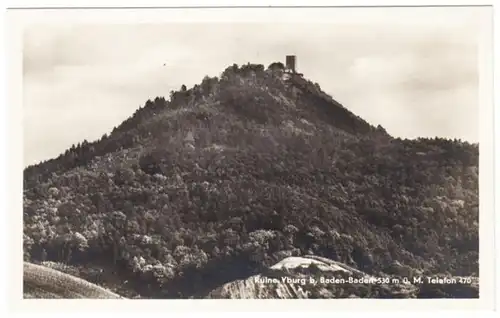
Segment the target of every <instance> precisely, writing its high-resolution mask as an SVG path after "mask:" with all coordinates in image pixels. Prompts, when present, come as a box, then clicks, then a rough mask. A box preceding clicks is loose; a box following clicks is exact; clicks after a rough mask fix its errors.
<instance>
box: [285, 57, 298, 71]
mask: <svg viewBox="0 0 500 318" xmlns="http://www.w3.org/2000/svg"><path fill="white" fill-rule="evenodd" d="M296 61H297V57H296V56H295V55H287V56H286V68H287V70H288V71H290V72H292V73H296V69H295V64H296Z"/></svg>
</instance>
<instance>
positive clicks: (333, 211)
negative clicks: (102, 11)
mask: <svg viewBox="0 0 500 318" xmlns="http://www.w3.org/2000/svg"><path fill="white" fill-rule="evenodd" d="M271 66H272V65H270V67H269V69H268V70H265V69H264V67H263V66H262V65H254V64H247V65H244V66H241V67H238V65H233V66H231V67H229V68H227V69H226V70H225V71H224V72H223V73H222V74H221V77H220V79H219V78H216V77H215V78H210V77H205V78H204V79H203V81H202V83H201V84H200V85H196V86H195V87H193V88H192V89H189V90H187V89H185V87H182V88H181V90H180V91H178V92H172V94H171V96H170V100H169V101H166V100H165V99H164V98H160V97H159V98H156V99H155V100H154V101H147V102H146V105H145V106H144V107H143V108H140V109H139V110H138V111H136V113H135V114H134V115H133V116H132V117H130V118H129V119H128V120H126V121H125V122H123V123H122V124H121V125H120V126H119V127H117V128H115V129H114V130H113V131H112V132H111V134H110V135H109V136H107V135H104V136H103V137H102V138H101V139H100V140H97V141H95V142H90V143H89V142H87V141H84V142H83V143H82V144H79V145H76V146H73V147H71V148H70V149H68V150H67V151H66V152H65V153H64V154H62V155H61V156H59V157H58V158H56V159H53V160H49V161H46V162H43V163H40V164H39V165H36V166H30V167H28V168H26V169H25V171H24V180H25V185H24V255H25V259H27V260H31V261H41V260H54V261H59V262H65V263H68V264H75V265H85V264H88V265H92V264H97V263H99V264H104V265H105V266H104V265H103V268H105V269H104V274H103V275H108V276H113V277H118V281H125V280H126V281H128V282H129V283H128V286H129V288H130V289H131V290H132V291H134V292H135V293H137V294H140V295H142V296H143V297H169V298H176V297H202V296H203V294H204V293H208V292H209V290H210V289H212V288H214V287H216V286H219V285H221V284H222V283H225V282H228V281H230V280H234V279H237V278H243V277H246V276H248V275H251V274H253V273H256V272H257V271H260V270H262V269H263V268H265V267H266V266H269V265H272V264H273V263H274V262H276V261H279V260H280V259H281V258H282V256H281V255H283V252H287V251H294V252H293V253H295V254H296V255H301V254H305V253H313V254H316V255H320V256H324V257H328V258H331V259H334V260H339V261H341V262H345V263H346V264H350V265H351V266H354V267H357V268H359V269H361V270H363V271H365V272H368V273H379V272H387V273H389V272H394V273H399V272H401V271H402V270H405V271H406V272H408V273H409V274H411V273H413V272H415V271H419V272H422V273H424V274H429V275H430V274H437V273H448V274H453V275H477V273H478V146H477V145H471V144H468V143H465V142H461V141H459V140H446V139H442V138H434V139H423V138H422V139H418V140H401V139H399V138H392V137H390V136H389V135H388V134H387V133H386V132H385V130H384V129H383V128H382V127H380V126H379V127H378V128H375V127H373V126H371V125H369V124H368V123H366V122H365V121H363V120H362V119H360V118H359V117H356V116H355V115H354V114H352V113H350V112H349V111H348V110H347V109H346V108H344V107H342V106H341V105H340V104H339V103H337V102H336V101H334V100H333V99H332V98H331V97H329V96H328V95H327V94H325V93H324V92H322V91H321V90H320V88H319V86H318V85H314V84H313V83H312V82H309V81H306V80H304V79H302V78H300V79H292V80H290V81H283V80H282V79H281V76H280V75H279V74H277V73H275V72H274V71H272V70H270V69H272V67H271ZM274 66H276V65H274ZM278 66H279V65H278ZM396 261H397V264H399V265H397V266H396V265H394V264H395V262H396ZM92 266H94V265H92ZM95 266H97V265H95ZM99 266H101V265H99ZM111 269H112V270H111ZM367 293H371V292H369V291H367ZM377 293H379V294H377V295H379V296H377V297H383V295H384V294H383V291H377ZM380 293H382V294H380ZM443 293H444V295H447V296H446V297H454V295H455V293H458V292H455V291H453V290H450V289H448V290H447V291H445V292H443ZM426 295H437V294H436V293H435V292H432V291H431V290H429V289H425V291H422V294H421V296H422V297H426Z"/></svg>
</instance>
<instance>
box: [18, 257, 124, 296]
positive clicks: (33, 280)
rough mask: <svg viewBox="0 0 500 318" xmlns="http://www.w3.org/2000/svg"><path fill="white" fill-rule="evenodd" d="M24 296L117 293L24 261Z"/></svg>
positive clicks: (111, 294)
mask: <svg viewBox="0 0 500 318" xmlns="http://www.w3.org/2000/svg"><path fill="white" fill-rule="evenodd" d="M23 287H24V288H23V289H24V290H23V294H24V298H105V299H118V298H122V297H120V296H119V295H117V294H115V293H113V292H111V291H109V290H107V289H104V288H102V287H100V286H97V285H95V284H92V283H90V282H88V281H85V280H83V279H80V278H78V277H75V276H71V275H69V274H66V273H63V272H60V271H57V270H55V269H52V268H49V267H46V266H41V265H36V264H31V263H28V262H24V270H23Z"/></svg>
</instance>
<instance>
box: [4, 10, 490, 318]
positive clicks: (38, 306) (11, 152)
mask: <svg viewBox="0 0 500 318" xmlns="http://www.w3.org/2000/svg"><path fill="white" fill-rule="evenodd" d="M11 2H12V3H8V4H7V6H8V7H9V6H10V7H12V6H16V7H19V6H24V7H40V6H41V4H40V1H15V2H14V1H11ZM119 4H120V6H127V7H137V6H165V5H169V6H192V5H204V6H207V5H211V4H212V5H214V1H182V2H181V4H180V3H179V2H178V3H177V4H175V3H174V4H172V2H170V4H168V3H165V1H120V3H119ZM269 4H271V1H252V2H251V3H243V2H241V4H240V5H246V6H248V5H269ZM272 4H273V5H305V4H307V5H313V6H314V5H325V4H328V5H341V6H359V5H365V6H366V5H368V6H374V5H397V6H401V5H426V4H430V5H443V4H445V5H446V4H447V5H450V4H451V5H457V4H459V5H466V4H475V5H477V4H481V5H485V4H489V5H491V4H492V2H491V1H489V2H488V1H476V2H473V3H471V1H419V2H416V1H328V3H325V2H324V1H321V2H320V1H312V0H309V1H307V2H304V1H300V2H299V1H286V3H285V1H273V2H272ZM216 5H219V6H220V5H226V6H227V5H231V1H217V4H216ZM44 6H53V7H57V6H66V7H68V6H87V7H88V6H95V7H97V6H100V7H109V6H112V5H110V4H109V3H104V1H99V0H96V1H89V0H87V1H83V0H82V1H72V3H71V4H69V3H68V1H45V3H44ZM115 6H116V4H115ZM240 10H244V11H243V13H242V15H241V16H240V18H242V19H251V18H252V17H256V19H266V17H267V19H269V18H271V17H272V19H273V20H271V21H274V20H275V19H276V15H275V14H274V12H275V11H274V12H273V14H272V16H271V15H270V14H267V15H266V14H265V13H264V14H262V13H261V12H263V11H261V12H259V15H250V14H248V10H256V9H240ZM260 10H262V9H260ZM273 10H277V9H273ZM175 11H176V14H175V15H172V14H170V15H169V14H168V13H166V12H168V11H167V10H161V11H158V10H156V11H155V10H145V9H142V10H132V9H121V10H119V16H118V15H117V14H114V13H113V12H117V11H113V12H112V13H110V11H107V10H106V12H104V13H103V12H102V11H101V12H97V11H95V10H82V11H74V10H71V11H69V12H67V11H66V12H64V14H61V13H60V12H58V11H55V10H43V16H42V15H40V14H37V13H36V12H35V13H34V11H29V10H11V11H9V13H8V15H7V26H8V33H6V36H7V39H6V43H8V48H9V50H8V51H7V58H8V63H7V64H6V66H7V67H8V73H7V74H8V80H7V84H8V87H7V91H8V93H9V95H8V98H9V102H8V103H7V105H8V106H9V107H8V108H7V110H6V116H3V118H5V119H6V123H5V124H4V125H1V127H6V126H5V125H8V128H9V129H10V130H9V132H8V138H6V136H5V137H4V136H3V135H2V139H0V145H2V144H5V145H6V146H7V141H8V148H7V147H6V148H5V150H6V152H4V153H7V158H8V159H7V160H8V161H7V163H8V165H1V166H2V168H3V167H8V169H5V172H6V173H5V175H6V174H7V173H9V179H8V181H9V182H8V187H7V189H8V192H7V193H8V196H7V197H6V198H4V199H3V200H1V201H2V203H3V202H7V203H8V208H7V207H6V209H5V211H10V213H7V216H8V223H5V222H3V223H4V224H8V225H9V226H8V228H7V229H6V230H5V231H3V233H4V235H5V236H6V237H5V238H4V240H3V243H6V242H8V251H9V253H8V254H7V255H8V256H7V257H6V258H5V259H8V260H9V261H7V262H6V261H4V262H0V263H1V264H2V266H3V265H6V267H7V268H8V269H9V271H8V273H9V274H10V275H8V279H7V280H5V279H4V280H2V281H3V282H6V281H9V284H5V285H8V286H9V290H8V293H7V296H8V297H9V307H10V309H14V310H15V311H23V312H26V311H28V312H31V313H34V312H36V313H37V314H38V313H47V312H53V311H54V310H56V311H61V310H64V311H69V312H71V311H78V312H81V313H82V314H83V313H86V312H91V311H92V312H93V311H96V310H98V311H104V312H116V311H120V312H128V313H130V314H134V315H136V314H137V313H139V312H146V311H149V312H152V311H154V312H162V313H163V312H165V311H183V312H184V311H186V310H188V311H197V312H213V311H221V310H224V311H266V310H267V311H275V310H282V311H287V312H290V311H294V312H301V311H304V310H307V311H309V310H318V311H329V310H332V309H334V310H347V311H358V310H363V311H365V310H369V311H372V312H373V311H379V310H394V309H399V310H402V311H405V312H406V313H405V315H406V314H408V313H407V311H408V310H411V311H421V310H432V309H453V310H459V311H464V310H469V309H474V308H482V309H490V308H492V306H493V297H494V295H495V293H494V286H493V282H494V279H496V280H498V277H495V276H489V275H492V274H493V273H494V272H493V270H494V268H493V256H494V249H493V248H494V246H493V241H494V240H493V239H492V238H493V237H494V228H493V226H494V222H493V211H494V210H493V204H492V203H493V195H494V192H493V187H492V186H493V177H494V174H493V173H491V170H490V169H491V168H492V167H493V151H492V149H493V148H492V146H493V138H492V137H493V136H492V134H491V132H492V131H493V121H492V120H491V118H492V117H491V115H490V114H491V112H492V111H493V105H492V92H493V89H492V76H491V75H492V74H491V70H492V69H493V61H492V57H493V53H492V51H491V48H489V47H487V46H484V45H483V46H481V49H480V52H481V53H480V61H479V64H480V74H481V75H480V98H481V101H480V104H481V107H480V116H479V118H480V167H481V168H480V197H481V199H480V211H481V213H480V237H481V239H480V273H481V274H480V275H481V289H480V293H481V298H480V299H479V300H389V301H383V300H374V299H363V300H334V301H332V300H314V301H313V302H314V305H313V306H312V305H311V300H305V301H301V300H290V301H278V300H246V301H243V300H216V301H173V300H134V301H113V300H109V301H108V300H107V301H93V300H78V301H77V300H65V301H57V303H54V302H53V301H46V300H20V295H21V288H22V286H21V284H20V281H21V279H20V277H21V275H22V265H21V262H20V260H21V259H22V257H21V252H22V248H21V246H22V236H21V234H20V233H22V230H21V228H22V223H21V222H20V218H19V216H20V215H21V214H22V213H21V212H20V211H21V210H22V203H21V202H22V195H21V194H22V179H21V177H20V176H21V172H22V169H23V167H22V160H20V156H21V155H22V141H23V138H22V98H21V97H22V82H21V80H22V79H21V72H20V70H21V60H22V41H21V39H22V38H21V36H20V35H21V33H20V32H21V30H22V25H23V23H26V21H29V22H33V21H35V20H40V19H42V20H44V21H50V22H51V23H59V22H64V21H73V22H75V21H79V22H89V20H92V22H96V21H100V22H104V23H120V22H121V23H126V22H129V23H131V22H132V23H137V22H156V23H158V22H160V21H159V19H160V20H162V19H163V20H165V19H170V20H172V19H174V20H178V21H181V20H183V21H186V20H191V19H200V18H205V20H206V21H217V22H219V21H223V20H225V21H229V20H231V19H234V17H235V15H234V12H232V13H231V16H230V17H229V16H224V11H225V10H224V9H211V10H181V9H178V10H175ZM264 11H265V10H264ZM495 11H496V12H497V11H498V9H497V8H495ZM79 12H80V13H79ZM193 12H194V13H193ZM207 12H208V13H207ZM216 14H218V16H215V15H216ZM318 14H321V12H318ZM83 15H86V16H87V17H86V18H83ZM281 17H282V19H285V20H287V19H289V21H297V19H298V18H300V17H301V15H300V13H299V14H298V15H296V12H295V13H294V12H290V13H289V14H284V15H282V16H281ZM84 20H85V21H84ZM198 21H199V20H198ZM259 21H262V20H259ZM483 22H484V28H485V30H491V28H492V26H491V25H489V22H490V20H489V19H488V17H485V19H484V20H483ZM483 34H484V35H485V37H486V38H485V39H484V40H485V41H486V42H484V41H483V42H482V43H483V44H484V43H487V42H488V38H487V37H488V36H491V34H489V35H488V34H487V33H483ZM496 37H498V32H497V33H496ZM495 43H498V41H496V42H495ZM496 52H499V51H498V50H496ZM495 68H496V69H498V65H495ZM497 74H498V73H497ZM4 87H5V85H3V88H4ZM3 96H5V95H3ZM495 115H496V118H497V119H498V111H497V112H496V114H495ZM2 134H3V131H2ZM497 146H498V141H497ZM496 149H498V148H496ZM0 158H1V160H3V158H4V157H3V156H0ZM0 171H1V172H2V173H3V170H0ZM495 175H498V170H496V171H495ZM3 185H4V183H2V187H3ZM2 190H3V189H2ZM1 193H2V195H3V194H4V193H5V192H4V191H1ZM7 198H8V199H9V200H5V199H7ZM15 211H19V212H15ZM490 238H491V239H490ZM4 250H5V249H4ZM17 260H19V261H17ZM489 277H491V278H492V279H489ZM493 278H494V279H493ZM2 285H3V284H2ZM146 302H147V303H146ZM353 302H354V303H353ZM167 308H168V309H167ZM120 314H122V313H120ZM418 314H419V315H421V314H422V313H418ZM454 314H455V313H454ZM469 314H470V313H469ZM370 315H371V314H370Z"/></svg>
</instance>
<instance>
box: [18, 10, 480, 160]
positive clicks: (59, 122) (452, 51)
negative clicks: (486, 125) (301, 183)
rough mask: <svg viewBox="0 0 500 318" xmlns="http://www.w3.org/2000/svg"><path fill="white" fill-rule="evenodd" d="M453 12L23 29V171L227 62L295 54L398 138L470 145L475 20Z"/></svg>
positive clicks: (325, 85)
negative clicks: (408, 17) (404, 17)
mask: <svg viewBox="0 0 500 318" xmlns="http://www.w3.org/2000/svg"><path fill="white" fill-rule="evenodd" d="M375 10H376V9H375ZM452 11H453V10H452V9H450V11H449V12H450V13H449V14H440V15H438V17H437V18H436V16H435V17H433V18H430V19H429V17H428V16H426V15H425V14H422V16H421V19H416V20H420V21H419V23H418V24H412V23H398V22H391V16H390V15H387V19H386V21H385V22H383V23H376V24H375V23H366V22H364V21H363V20H361V19H358V20H355V19H354V21H351V22H349V23H337V22H335V21H334V20H332V21H331V22H330V23H318V24H305V23H303V24H300V25H297V24H276V23H274V24H269V23H266V24H262V23H261V24H249V23H240V24H227V23H225V24H214V23H198V24H194V23H185V24H181V23H178V24H144V25H137V24H135V25H134V24H124V25H85V26H83V25H79V24H72V25H70V24H66V25H59V26H57V27H54V26H52V27H51V26H43V25H37V26H35V27H31V28H28V29H26V31H25V34H24V54H23V106H24V163H25V165H27V164H32V163H35V162H38V161H40V160H44V159H48V158H51V157H55V156H57V155H58V154H60V153H61V152H63V151H64V150H65V149H66V148H68V147H70V146H71V145H72V144H76V143H78V142H80V141H82V140H83V139H87V140H89V141H91V140H94V139H96V138H99V137H100V136H102V135H103V134H104V133H109V132H110V131H111V129H112V128H113V127H114V126H117V125H118V124H120V123H121V122H122V121H123V120H124V119H126V118H127V117H129V116H130V115H132V113H133V112H134V111H135V109H137V108H138V107H139V106H142V105H143V104H144V102H145V101H146V100H147V99H148V98H154V97H156V96H165V97H168V94H169V92H170V90H172V89H179V88H180V86H181V85H182V84H186V86H188V87H190V86H192V85H194V84H197V83H199V82H201V80H202V78H203V77H204V76H205V75H210V76H219V75H220V73H221V72H222V71H223V70H224V69H225V68H226V67H227V66H229V65H232V64H233V63H238V64H244V63H247V62H252V63H260V64H264V65H265V66H267V65H269V64H270V63H271V62H274V61H284V57H285V55H286V54H296V55H297V64H298V70H299V71H300V72H302V73H304V76H305V77H306V78H308V79H310V80H312V81H313V82H318V83H319V84H320V86H321V87H322V89H323V90H324V91H326V92H327V93H328V94H330V95H332V96H333V97H334V98H335V99H336V100H338V101H339V102H340V103H342V104H344V105H345V106H346V107H347V108H348V109H350V110H351V111H353V112H354V113H355V114H357V115H359V116H361V117H362V118H364V119H365V120H367V121H368V122H370V123H371V124H373V125H378V124H380V125H382V126H384V127H385V128H386V129H387V131H388V132H389V133H390V134H392V135H394V136H400V137H407V138H415V137H418V136H432V137H434V136H443V137H452V138H454V137H456V138H462V139H465V140H469V141H477V140H478V101H477V98H478V78H477V77H478V66H477V53H478V52H477V41H478V39H477V37H478V31H477V28H476V24H477V22H478V21H477V16H476V15H473V14H471V15H467V14H461V15H460V17H459V18H457V16H454V14H453V12H452ZM416 14H417V12H416ZM447 19H449V20H450V23H447ZM423 20H425V23H423V22H422V21H423ZM451 21H453V23H451ZM164 63H166V66H163V64H164Z"/></svg>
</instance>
